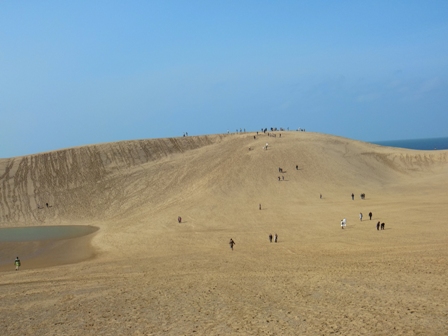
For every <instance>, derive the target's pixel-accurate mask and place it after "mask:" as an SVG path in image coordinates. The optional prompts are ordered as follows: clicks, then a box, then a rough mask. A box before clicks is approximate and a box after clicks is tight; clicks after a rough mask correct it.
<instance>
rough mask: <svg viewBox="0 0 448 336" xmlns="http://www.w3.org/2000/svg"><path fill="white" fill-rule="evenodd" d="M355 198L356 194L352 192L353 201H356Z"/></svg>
mask: <svg viewBox="0 0 448 336" xmlns="http://www.w3.org/2000/svg"><path fill="white" fill-rule="evenodd" d="M354 200H355V194H354V193H352V201H354Z"/></svg>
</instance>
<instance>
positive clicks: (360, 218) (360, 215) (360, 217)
mask: <svg viewBox="0 0 448 336" xmlns="http://www.w3.org/2000/svg"><path fill="white" fill-rule="evenodd" d="M359 220H360V221H361V222H362V212H360V213H359Z"/></svg>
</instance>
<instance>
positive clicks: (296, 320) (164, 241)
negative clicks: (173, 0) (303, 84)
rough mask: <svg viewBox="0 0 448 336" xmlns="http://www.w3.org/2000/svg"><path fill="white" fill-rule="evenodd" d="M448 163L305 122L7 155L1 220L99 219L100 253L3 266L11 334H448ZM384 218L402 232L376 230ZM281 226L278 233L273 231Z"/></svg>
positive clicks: (2, 165)
mask: <svg viewBox="0 0 448 336" xmlns="http://www.w3.org/2000/svg"><path fill="white" fill-rule="evenodd" d="M266 143H268V144H269V146H268V149H267V150H266V149H263V147H264V146H265V144H266ZM249 148H250V149H249ZM447 160H448V151H412V150H404V149H397V148H387V147H380V146H376V145H371V144H366V143H362V142H358V141H353V140H349V139H345V138H341V137H334V136H329V135H323V134H316V133H304V132H300V133H298V132H282V135H281V137H280V134H279V133H277V134H276V137H268V136H267V135H265V134H260V135H259V136H256V135H255V134H254V133H247V134H238V135H235V134H231V135H212V136H201V137H186V138H177V139H156V140H141V141H129V142H119V143H111V144H101V145H92V146H87V147H79V148H71V149H65V150H60V151H55V152H50V153H42V154H36V155H31V156H25V157H18V158H11V159H2V160H0V226H3V227H6V226H18V225H52V224H90V225H96V226H98V227H100V231H99V232H98V234H96V235H95V236H94V238H93V241H92V244H93V247H94V249H95V251H96V253H97V255H96V257H95V258H93V259H89V260H88V261H84V262H82V263H77V264H71V265H63V266H56V267H50V268H42V269H32V270H31V269H28V270H27V269H26V262H30V263H31V262H32V260H29V261H26V262H25V263H24V266H23V267H22V270H20V272H1V273H0V298H1V300H2V308H0V309H1V313H2V317H3V319H2V322H0V328H1V329H2V330H6V334H7V335H13V334H17V333H19V334H23V335H27V334H29V335H31V334H39V333H41V334H42V335H44V334H45V335H51V334H55V335H56V334H70V335H77V334H80V333H81V334H85V335H90V334H92V335H93V334H98V333H104V334H111V333H115V334H135V335H139V334H172V335H179V334H192V333H196V334H203V335H213V334H224V333H226V334H253V335H260V334H283V335H296V334H310V335H314V334H330V333H335V334H344V335H349V334H353V335H359V334H369V335H371V334H378V335H383V334H395V335H399V334H425V335H442V334H446V320H447V304H446V302H448V288H447V283H446V280H445V279H446V276H447V266H448V265H447V256H448V248H447V246H448V238H447V237H448V235H447V234H448V230H447V225H446V221H445V219H444V218H445V217H446V216H447V215H448V207H446V204H447V201H448V196H447V193H446V190H447V187H448V185H447V184H448V182H447V181H448V179H447V177H448V165H447ZM296 166H297V169H296ZM279 168H282V169H283V172H279ZM279 178H280V179H279ZM352 193H354V194H355V200H352V199H351V194H352ZM361 193H365V194H366V199H364V200H361V199H360V197H359V195H360V194H361ZM320 195H322V198H320ZM45 203H49V207H48V208H47V207H46V206H45ZM259 204H261V210H259ZM38 205H40V206H41V207H42V209H39V208H38ZM360 212H362V213H363V214H364V219H363V221H360V220H359V217H358V215H359V213H360ZM369 212H372V213H373V216H372V220H370V219H369V218H368V216H367V214H368V213H369ZM178 216H181V217H182V220H183V223H182V224H179V223H177V217H178ZM342 218H347V223H348V224H347V228H346V229H345V230H341V228H340V226H339V222H340V220H341V219H342ZM378 221H380V222H385V223H386V226H385V228H386V230H380V231H377V230H376V223H377V222H378ZM270 233H271V234H274V233H277V234H278V235H279V241H278V243H269V240H268V235H269V234H270ZM230 238H233V239H234V240H235V242H236V245H235V249H234V251H231V250H230V248H229V246H228V244H227V243H228V241H229V239H230ZM18 316H19V317H21V318H20V319H17V317H18Z"/></svg>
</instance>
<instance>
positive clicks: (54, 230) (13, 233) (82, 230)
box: [0, 225, 98, 242]
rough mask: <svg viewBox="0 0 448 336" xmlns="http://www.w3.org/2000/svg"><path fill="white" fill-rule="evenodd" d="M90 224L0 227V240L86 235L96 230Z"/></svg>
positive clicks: (28, 239)
mask: <svg viewBox="0 0 448 336" xmlns="http://www.w3.org/2000/svg"><path fill="white" fill-rule="evenodd" d="M97 230H98V228H97V227H95V226H90V225H60V226H27V227H13V228H2V229H0V242H27V241H36V240H38V241H42V240H57V239H69V238H77V237H82V236H86V235H88V234H91V233H93V232H95V231H97Z"/></svg>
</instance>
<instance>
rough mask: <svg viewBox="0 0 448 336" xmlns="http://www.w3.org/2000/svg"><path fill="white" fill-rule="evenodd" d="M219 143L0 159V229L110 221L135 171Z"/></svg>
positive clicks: (157, 143)
mask: <svg viewBox="0 0 448 336" xmlns="http://www.w3.org/2000/svg"><path fill="white" fill-rule="evenodd" d="M222 138H223V136H218V135H217V136H202V137H188V138H186V137H185V138H176V139H173V138H170V139H155V140H139V141H123V142H118V143H109V144H101V145H92V146H85V147H78V148H70V149H64V150H59V151H54V152H48V153H42V154H36V155H29V156H23V157H18V158H11V159H2V160H0V223H25V222H26V223H27V224H36V223H37V224H38V223H39V222H44V221H46V220H47V221H48V220H50V221H51V220H55V219H57V220H92V219H97V218H104V216H110V215H113V213H114V211H113V209H112V208H111V205H112V204H113V203H114V200H116V199H117V198H120V197H123V190H122V185H126V178H127V176H128V175H130V174H132V171H133V169H134V168H135V167H139V166H142V165H144V164H146V163H148V162H154V161H157V160H160V159H161V158H164V157H168V156H172V155H175V154H178V153H184V152H186V151H189V150H193V149H195V148H199V147H202V146H208V145H211V144H213V143H217V142H220V141H221V140H222ZM46 203H48V204H49V207H48V208H47V206H46ZM39 207H41V208H42V209H39Z"/></svg>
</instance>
